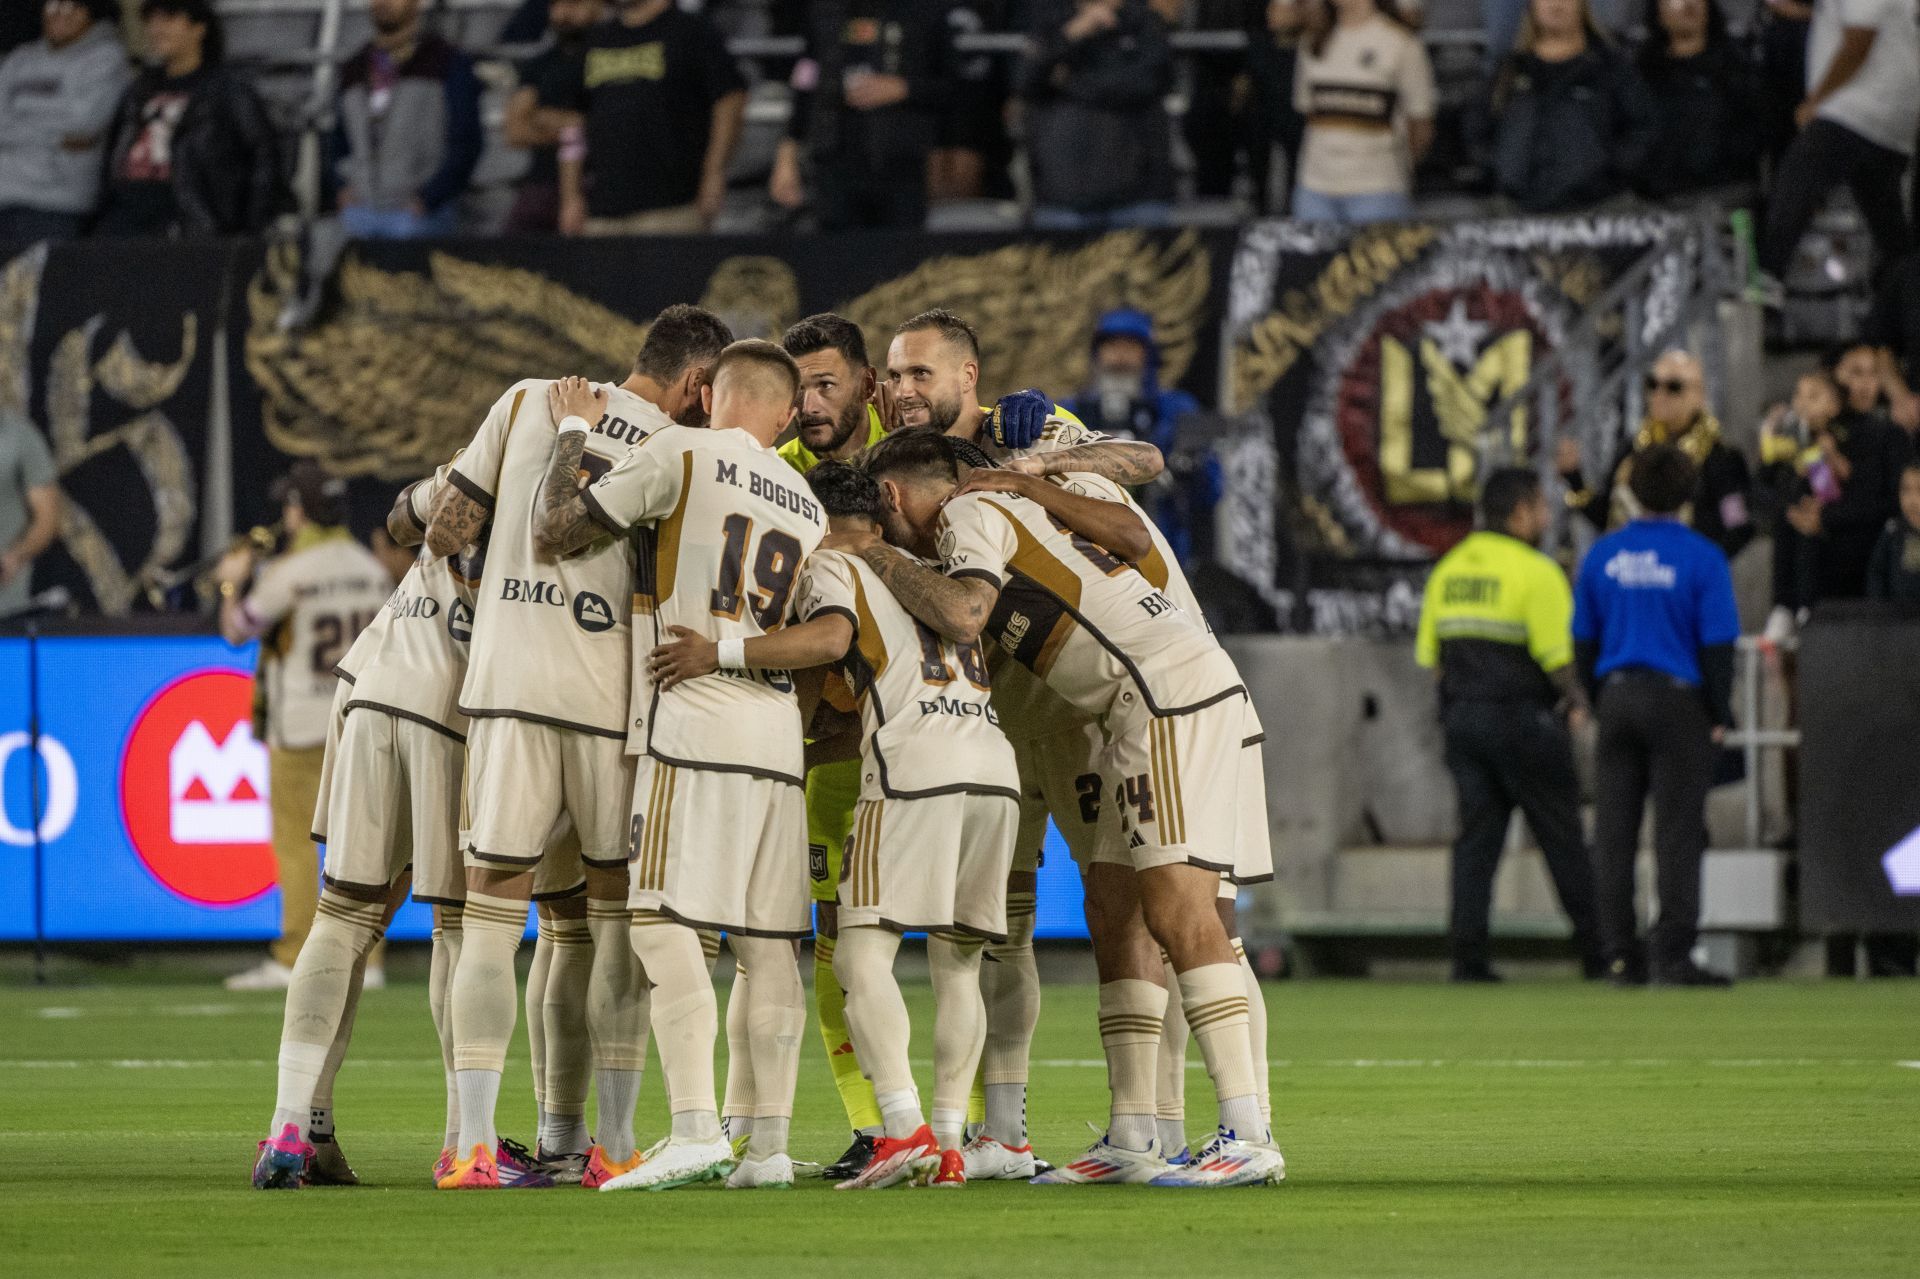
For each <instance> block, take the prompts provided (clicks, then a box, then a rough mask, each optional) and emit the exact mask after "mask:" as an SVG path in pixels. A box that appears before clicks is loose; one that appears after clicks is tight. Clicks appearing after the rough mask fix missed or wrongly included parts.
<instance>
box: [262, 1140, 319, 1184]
mask: <svg viewBox="0 0 1920 1279" xmlns="http://www.w3.org/2000/svg"><path fill="white" fill-rule="evenodd" d="M254 1149H255V1151H256V1152H257V1153H256V1155H255V1157H254V1161H253V1188H254V1189H255V1190H298V1189H300V1187H301V1185H303V1184H304V1182H305V1180H306V1172H307V1161H308V1160H309V1159H311V1158H313V1147H312V1146H309V1145H308V1144H307V1143H306V1142H304V1141H302V1140H301V1139H300V1129H299V1128H298V1127H297V1126H296V1125H294V1124H287V1125H285V1126H284V1127H282V1128H281V1129H280V1135H279V1136H278V1137H273V1138H269V1139H268V1140H266V1141H263V1142H261V1143H260V1144H259V1145H258V1146H256V1147H254Z"/></svg>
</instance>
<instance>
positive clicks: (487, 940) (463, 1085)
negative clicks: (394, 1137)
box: [451, 893, 527, 1156]
mask: <svg viewBox="0 0 1920 1279" xmlns="http://www.w3.org/2000/svg"><path fill="white" fill-rule="evenodd" d="M463 923H464V926H465V927H464V931H465V934H466V936H465V939H464V941H463V942H462V943H461V947H460V963H459V965H458V966H457V967H456V968H455V969H454V970H453V987H452V996H453V1000H452V1009H451V1013H452V1018H453V1065H454V1070H455V1072H456V1076H457V1082H458V1086H459V1090H460V1153H461V1154H462V1155H463V1156H464V1155H467V1154H469V1153H471V1151H472V1150H473V1147H475V1146H485V1147H486V1148H487V1149H488V1150H489V1151H491V1150H492V1149H493V1148H494V1147H495V1146H496V1145H497V1144H498V1142H499V1133H498V1132H497V1131H496V1130H495V1128H494V1105H495V1103H496V1102H497V1101H498V1100H499V1097H500V1074H501V1071H503V1070H504V1069H505V1068H506V1062H507V1041H508V1040H509V1039H511V1038H512V1037H513V1023H514V1020H515V1015H516V1014H517V1012H518V1011H519V1009H518V1006H517V1005H518V1002H519V1001H518V1000H516V999H515V998H514V967H513V956H514V952H515V951H517V950H519V949H520V937H521V934H522V933H524V932H526V929H527V903H526V902H524V901H516V900H514V899H512V898H505V897H492V896H489V895H487V894H485V893H471V894H469V895H468V897H467V906H466V910H465V912H464V916H463Z"/></svg>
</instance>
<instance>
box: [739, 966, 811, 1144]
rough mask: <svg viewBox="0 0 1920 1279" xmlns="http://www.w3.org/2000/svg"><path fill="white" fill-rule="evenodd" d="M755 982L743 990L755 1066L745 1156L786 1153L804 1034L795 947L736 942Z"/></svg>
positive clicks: (804, 997)
mask: <svg viewBox="0 0 1920 1279" xmlns="http://www.w3.org/2000/svg"><path fill="white" fill-rule="evenodd" d="M730 944H732V945H736V946H738V947H739V948H740V952H739V953H740V954H741V956H742V958H743V959H744V961H745V962H746V965H747V968H748V971H750V972H751V973H752V974H753V980H752V982H751V983H750V984H749V986H748V987H747V990H748V1003H747V1049H748V1052H749V1053H751V1055H752V1061H753V1135H752V1138H751V1139H750V1141H749V1144H748V1146H747V1153H748V1155H749V1157H751V1158H754V1159H766V1158H769V1157H771V1156H773V1155H779V1154H785V1153H786V1148H787V1129H788V1127H789V1125H790V1124H791V1122H792V1119H793V1091H794V1085H795V1082H796V1081H797V1079H798V1077H799V1072H800V1037H801V1036H802V1035H803V1034H804V1033H805V1032H806V1029H807V994H806V989H805V987H803V986H802V985H801V984H800V961H799V959H798V957H796V956H795V954H794V951H793V943H792V942H791V941H788V940H787V939H785V938H781V937H736V938H734V939H733V940H732V942H731V943H730Z"/></svg>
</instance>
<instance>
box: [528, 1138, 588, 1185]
mask: <svg viewBox="0 0 1920 1279" xmlns="http://www.w3.org/2000/svg"><path fill="white" fill-rule="evenodd" d="M598 1149H600V1147H598V1146H591V1147H589V1148H587V1149H586V1150H584V1151H565V1150H551V1151H550V1150H548V1149H547V1148H546V1147H545V1146H542V1147H540V1148H539V1149H538V1150H536V1151H535V1152H534V1155H533V1164H534V1167H536V1168H538V1169H539V1170H540V1171H541V1172H544V1173H546V1174H547V1176H549V1177H551V1178H553V1184H554V1185H556V1186H577V1185H579V1184H580V1182H581V1179H582V1178H584V1177H585V1176H586V1173H587V1159H588V1156H589V1155H591V1154H592V1153H593V1152H594V1151H595V1150H598Z"/></svg>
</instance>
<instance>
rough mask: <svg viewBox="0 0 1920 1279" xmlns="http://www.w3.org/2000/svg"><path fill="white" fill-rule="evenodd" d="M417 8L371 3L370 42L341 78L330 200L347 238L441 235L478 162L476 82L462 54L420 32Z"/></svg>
mask: <svg viewBox="0 0 1920 1279" xmlns="http://www.w3.org/2000/svg"><path fill="white" fill-rule="evenodd" d="M420 6H421V0H372V11H373V32H374V34H373V39H372V40H371V41H369V42H368V43H367V45H366V47H365V48H363V49H361V50H360V51H359V52H358V53H356V54H354V55H353V57H352V58H350V59H349V60H348V61H347V64H346V66H345V67H343V68H342V69H341V72H340V98H339V103H338V112H339V122H338V124H337V125H336V126H335V128H334V138H333V174H332V176H333V177H334V179H335V180H336V181H337V182H338V183H339V188H338V192H337V194H336V196H335V201H336V203H337V204H338V206H339V209H340V220H341V222H342V224H343V225H344V226H345V227H346V230H347V234H349V235H352V236H356V237H360V238H363V239H373V240H408V239H416V238H419V237H422V236H435V235H450V234H452V233H453V231H454V229H455V227H456V226H457V224H458V213H459V209H458V201H459V198H460V196H461V194H462V193H463V192H465V191H466V189H467V183H468V182H469V181H471V180H472V178H473V168H474V166H475V165H476V164H478V163H479V162H480V148H481V144H482V137H481V133H480V81H479V78H478V77H477V76H475V75H474V72H473V63H472V61H471V60H470V59H468V57H467V55H466V54H464V53H462V52H460V50H458V49H456V48H454V47H453V46H452V45H451V44H449V43H447V41H445V40H444V39H442V38H441V37H439V36H438V35H434V34H432V33H431V32H426V31H423V30H421V23H420Z"/></svg>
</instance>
